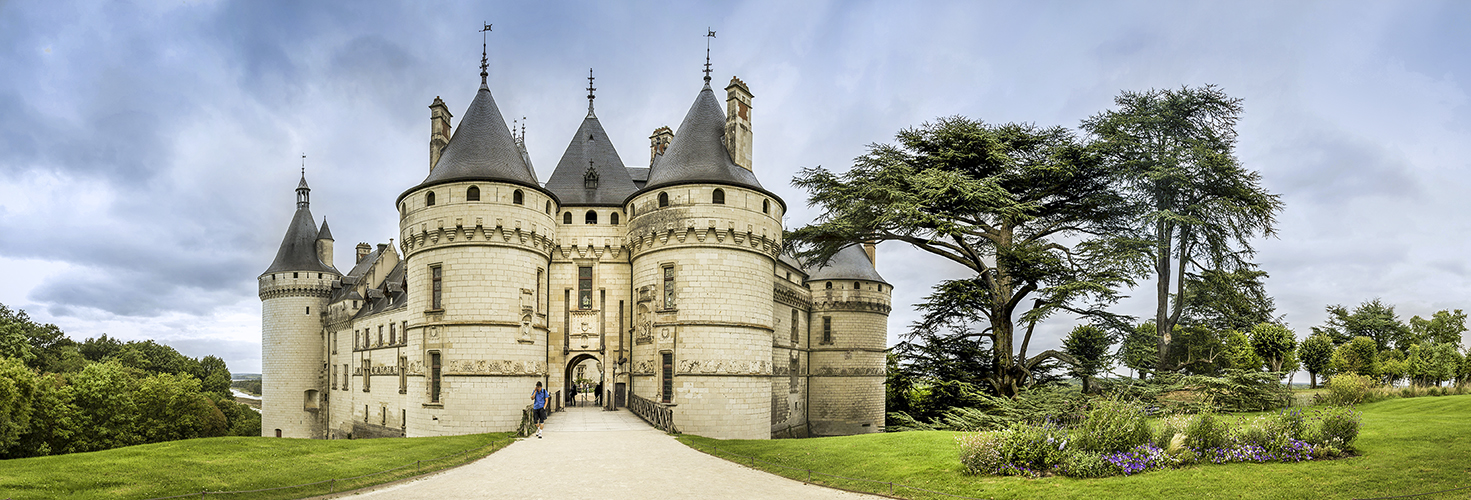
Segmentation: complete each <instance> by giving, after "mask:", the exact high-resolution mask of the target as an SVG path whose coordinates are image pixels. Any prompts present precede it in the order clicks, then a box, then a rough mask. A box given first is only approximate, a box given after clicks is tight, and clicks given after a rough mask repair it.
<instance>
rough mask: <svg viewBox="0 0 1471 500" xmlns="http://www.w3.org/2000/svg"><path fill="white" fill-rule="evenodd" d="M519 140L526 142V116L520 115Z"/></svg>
mask: <svg viewBox="0 0 1471 500" xmlns="http://www.w3.org/2000/svg"><path fill="white" fill-rule="evenodd" d="M521 142H523V143H524V142H526V117H524V116H523V117H521Z"/></svg>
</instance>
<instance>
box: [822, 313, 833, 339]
mask: <svg viewBox="0 0 1471 500" xmlns="http://www.w3.org/2000/svg"><path fill="white" fill-rule="evenodd" d="M822 343H824V344H831V343H833V317H832V316H823V317H822Z"/></svg>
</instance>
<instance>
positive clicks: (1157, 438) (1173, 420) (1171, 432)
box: [1154, 415, 1190, 449]
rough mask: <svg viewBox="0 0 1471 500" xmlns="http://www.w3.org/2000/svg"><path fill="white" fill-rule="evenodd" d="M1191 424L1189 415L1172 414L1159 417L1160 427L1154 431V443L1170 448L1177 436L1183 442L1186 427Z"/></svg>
mask: <svg viewBox="0 0 1471 500" xmlns="http://www.w3.org/2000/svg"><path fill="white" fill-rule="evenodd" d="M1189 425H1190V416H1189V415H1170V416H1168V417H1165V418H1161V419H1159V429H1158V430H1156V431H1155V433H1154V445H1155V446H1158V447H1160V448H1165V449H1170V447H1171V443H1173V442H1174V441H1175V440H1176V438H1179V439H1180V440H1181V443H1183V442H1184V441H1183V440H1184V439H1185V427H1187V426H1189ZM1182 445H1183V444H1182Z"/></svg>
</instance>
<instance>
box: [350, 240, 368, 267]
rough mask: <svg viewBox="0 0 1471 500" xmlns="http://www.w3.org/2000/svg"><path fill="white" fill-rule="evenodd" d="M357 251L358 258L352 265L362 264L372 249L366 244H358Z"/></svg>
mask: <svg viewBox="0 0 1471 500" xmlns="http://www.w3.org/2000/svg"><path fill="white" fill-rule="evenodd" d="M357 250H358V258H357V261H355V262H353V265H357V264H362V263H363V259H366V258H368V254H369V253H370V252H372V251H373V247H371V246H368V244H367V243H358V246H357Z"/></svg>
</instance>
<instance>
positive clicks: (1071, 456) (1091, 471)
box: [1057, 449, 1122, 479]
mask: <svg viewBox="0 0 1471 500" xmlns="http://www.w3.org/2000/svg"><path fill="white" fill-rule="evenodd" d="M1121 472H1122V470H1121V469H1119V468H1118V467H1116V466H1114V465H1113V464H1111V463H1109V462H1108V461H1107V460H1104V459H1103V455H1100V454H1097V453H1093V452H1090V451H1084V450H1079V449H1072V450H1067V451H1066V452H1065V454H1064V455H1063V457H1062V463H1061V464H1058V466H1057V473H1058V474H1062V475H1064V476H1067V477H1075V478H1079V479H1088V478H1095V477H1108V476H1116V475H1119V474H1120V473H1121Z"/></svg>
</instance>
